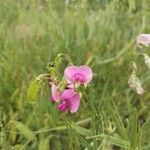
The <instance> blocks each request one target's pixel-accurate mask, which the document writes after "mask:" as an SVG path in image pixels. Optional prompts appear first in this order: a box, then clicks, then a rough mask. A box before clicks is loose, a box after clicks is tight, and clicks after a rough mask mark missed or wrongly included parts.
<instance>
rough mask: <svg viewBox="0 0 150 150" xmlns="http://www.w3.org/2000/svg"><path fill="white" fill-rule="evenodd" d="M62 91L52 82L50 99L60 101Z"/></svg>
mask: <svg viewBox="0 0 150 150" xmlns="http://www.w3.org/2000/svg"><path fill="white" fill-rule="evenodd" d="M61 93H62V92H61V91H60V90H59V89H58V88H57V86H56V85H55V84H54V83H51V94H52V96H51V98H50V100H51V101H52V102H58V101H59V100H60V97H61Z"/></svg>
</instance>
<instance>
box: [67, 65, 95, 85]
mask: <svg viewBox="0 0 150 150" xmlns="http://www.w3.org/2000/svg"><path fill="white" fill-rule="evenodd" d="M92 76H93V73H92V70H91V68H90V67H88V66H86V65H83V66H74V65H71V66H69V67H67V68H66V69H65V71H64V77H65V79H66V81H67V82H68V84H74V85H80V84H87V83H89V82H90V81H91V80H92Z"/></svg>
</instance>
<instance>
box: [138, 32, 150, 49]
mask: <svg viewBox="0 0 150 150" xmlns="http://www.w3.org/2000/svg"><path fill="white" fill-rule="evenodd" d="M136 41H137V45H140V44H142V45H144V46H147V47H148V46H149V45H150V34H140V35H139V36H138V37H137V40H136Z"/></svg>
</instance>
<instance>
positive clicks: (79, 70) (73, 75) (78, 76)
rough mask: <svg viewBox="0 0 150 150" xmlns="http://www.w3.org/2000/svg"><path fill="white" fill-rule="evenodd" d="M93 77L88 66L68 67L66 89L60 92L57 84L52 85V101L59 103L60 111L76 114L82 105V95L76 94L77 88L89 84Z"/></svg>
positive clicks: (65, 74)
mask: <svg viewBox="0 0 150 150" xmlns="http://www.w3.org/2000/svg"><path fill="white" fill-rule="evenodd" d="M92 76H93V73H92V70H91V69H90V67H88V66H86V65H82V66H74V65H71V66H69V67H67V68H66V69H65V71H64V78H65V81H66V83H67V86H66V88H65V89H64V90H60V89H59V88H58V86H57V85H56V84H55V83H51V94H52V95H51V98H50V100H51V101H52V102H54V103H58V106H57V107H58V109H59V110H60V111H63V112H66V111H68V110H69V111H70V112H71V113H74V112H76V111H77V110H78V108H79V105H80V94H79V93H77V92H76V88H77V87H79V86H80V85H86V84H88V83H89V82H90V81H91V80H92Z"/></svg>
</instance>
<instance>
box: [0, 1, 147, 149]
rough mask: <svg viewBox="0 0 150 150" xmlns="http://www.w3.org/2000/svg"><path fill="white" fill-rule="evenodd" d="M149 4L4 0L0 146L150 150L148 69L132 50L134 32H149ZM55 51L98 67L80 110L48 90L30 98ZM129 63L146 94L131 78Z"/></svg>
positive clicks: (1, 5) (0, 49)
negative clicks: (63, 106) (64, 109)
mask: <svg viewBox="0 0 150 150" xmlns="http://www.w3.org/2000/svg"><path fill="white" fill-rule="evenodd" d="M149 7H150V3H149V0H128V1H127V0H122V1H121V0H118V1H117V0H116V1H111V0H86V1H84V0H75V1H73V0H70V1H69V3H67V0H66V2H65V1H63V0H37V1H36V0H29V1H26V0H0V149H2V150H10V149H15V150H30V149H33V150H37V149H39V150H48V149H52V150H66V149H68V150H79V149H85V150H86V149H91V150H96V149H102V150H109V149H114V150H118V149H121V150H149V149H150V116H149V115H150V110H149V108H150V100H149V99H150V94H149V89H150V84H149V80H148V76H149V71H148V69H147V68H146V66H144V63H143V59H142V57H140V56H138V55H136V53H135V39H136V36H137V35H138V34H139V33H150V26H149V25H150V20H149V18H150V12H149ZM147 52H148V51H147ZM58 53H66V54H68V55H69V56H70V58H71V60H72V61H73V62H74V64H76V65H82V64H85V63H86V64H88V65H90V66H91V67H92V69H93V72H94V78H93V81H92V82H91V84H90V85H89V86H88V88H87V90H86V94H84V96H83V98H82V100H81V105H80V108H79V111H78V112H77V113H75V114H69V113H60V112H59V111H57V110H56V109H55V108H54V107H53V105H52V104H51V103H50V102H49V96H50V89H49V88H44V89H43V91H42V93H41V94H40V97H39V99H38V102H37V103H36V104H34V105H33V104H30V103H28V101H27V96H26V95H27V89H28V87H29V85H30V83H31V82H32V80H33V79H34V78H35V77H36V76H37V75H38V74H40V73H43V72H45V71H46V65H47V63H48V62H50V61H53V60H54V58H55V57H56V56H57V54H58ZM148 53H149V52H148ZM131 61H135V62H136V63H137V65H138V76H139V77H140V79H141V80H142V81H143V82H144V88H145V89H146V92H145V94H144V95H142V96H138V95H137V94H136V93H135V92H134V91H132V90H130V88H129V87H128V84H127V82H128V77H129V75H130V73H131V70H130V62H131Z"/></svg>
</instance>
